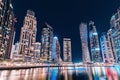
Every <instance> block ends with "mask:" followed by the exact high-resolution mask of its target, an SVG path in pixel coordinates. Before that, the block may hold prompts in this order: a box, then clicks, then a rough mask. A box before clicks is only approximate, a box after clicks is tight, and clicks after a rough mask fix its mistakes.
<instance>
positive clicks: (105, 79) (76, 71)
mask: <svg viewBox="0 0 120 80" xmlns="http://www.w3.org/2000/svg"><path fill="white" fill-rule="evenodd" d="M0 80H120V67H117V66H116V67H87V68H83V67H76V68H75V67H61V68H58V67H54V68H48V67H45V68H31V69H19V70H0Z"/></svg>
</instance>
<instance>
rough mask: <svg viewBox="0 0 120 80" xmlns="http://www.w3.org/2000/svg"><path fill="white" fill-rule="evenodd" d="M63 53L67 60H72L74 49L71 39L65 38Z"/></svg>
mask: <svg viewBox="0 0 120 80" xmlns="http://www.w3.org/2000/svg"><path fill="white" fill-rule="evenodd" d="M63 55H64V61H65V62H72V50H71V39H70V38H64V39H63Z"/></svg>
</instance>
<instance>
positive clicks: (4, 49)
mask: <svg viewBox="0 0 120 80" xmlns="http://www.w3.org/2000/svg"><path fill="white" fill-rule="evenodd" d="M14 25H15V17H14V13H13V6H12V4H11V0H0V59H10V53H11V49H12V42H13V36H14Z"/></svg>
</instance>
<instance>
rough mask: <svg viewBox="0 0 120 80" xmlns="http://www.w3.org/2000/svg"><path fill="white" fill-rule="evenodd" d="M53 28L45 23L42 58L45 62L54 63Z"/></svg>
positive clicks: (42, 38)
mask: <svg viewBox="0 0 120 80" xmlns="http://www.w3.org/2000/svg"><path fill="white" fill-rule="evenodd" d="M52 45H53V28H52V27H51V26H50V25H48V24H47V23H45V25H44V28H43V29H42V36H41V57H42V59H43V60H44V61H45V62H51V61H52Z"/></svg>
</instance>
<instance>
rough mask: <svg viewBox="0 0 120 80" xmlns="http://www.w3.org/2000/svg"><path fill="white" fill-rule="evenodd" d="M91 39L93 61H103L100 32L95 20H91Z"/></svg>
mask: <svg viewBox="0 0 120 80" xmlns="http://www.w3.org/2000/svg"><path fill="white" fill-rule="evenodd" d="M89 39H90V51H91V56H92V60H91V61H93V62H101V61H102V57H101V55H100V45H99V39H98V33H97V31H96V26H95V25H94V22H93V21H90V22H89Z"/></svg>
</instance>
